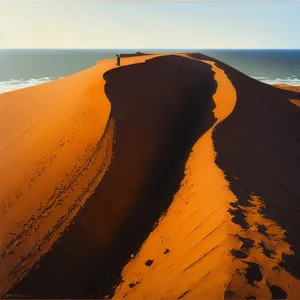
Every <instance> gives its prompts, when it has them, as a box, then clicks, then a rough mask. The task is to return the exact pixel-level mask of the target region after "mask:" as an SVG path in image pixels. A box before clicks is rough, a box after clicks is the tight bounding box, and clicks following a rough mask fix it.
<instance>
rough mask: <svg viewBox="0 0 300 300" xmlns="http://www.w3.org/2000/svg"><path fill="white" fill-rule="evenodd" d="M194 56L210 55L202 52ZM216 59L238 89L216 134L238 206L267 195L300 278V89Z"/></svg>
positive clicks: (286, 262)
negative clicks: (295, 100)
mask: <svg viewBox="0 0 300 300" xmlns="http://www.w3.org/2000/svg"><path fill="white" fill-rule="evenodd" d="M191 57H193V58H198V59H207V57H206V56H204V55H201V54H192V55H191ZM214 61H215V62H216V65H217V66H219V67H221V68H222V69H224V70H225V73H226V74H227V76H228V77H229V79H230V80H231V82H232V83H233V85H234V86H235V88H236V90H237V104H236V107H235V109H234V111H233V113H232V114H231V115H230V117H228V118H227V119H226V120H224V122H222V123H221V124H220V125H219V126H218V127H217V129H216V131H215V132H214V135H213V138H214V143H215V148H216V152H217V153H218V156H217V160H216V163H217V165H218V166H219V167H220V168H221V169H222V170H223V171H224V173H225V175H226V180H227V181H229V182H230V188H231V190H232V191H233V193H234V194H235V195H236V196H237V198H238V202H237V203H233V204H232V206H235V208H237V207H238V205H242V206H249V205H251V203H250V202H249V200H250V199H251V196H252V195H258V196H260V197H261V198H262V200H263V201H264V203H265V204H266V207H265V208H262V211H261V213H262V214H263V215H265V216H266V217H267V218H270V219H272V220H274V221H275V222H276V223H277V224H279V225H280V226H281V227H282V228H283V229H285V230H286V231H287V233H286V241H287V242H288V243H289V244H290V245H291V246H292V250H293V251H294V252H295V255H291V256H290V255H283V262H282V263H281V266H283V267H284V268H285V269H286V270H287V271H288V272H290V273H291V274H292V275H293V276H295V277H296V278H298V279H300V239H299V228H300V184H299V183H300V172H299V170H300V151H299V149H300V110H299V108H298V107H296V106H295V105H293V104H292V103H290V102H289V101H288V99H290V98H296V97H297V95H299V94H297V93H295V92H290V91H284V90H280V89H277V88H274V87H272V86H270V85H267V84H264V83H261V82H258V81H256V80H254V79H251V78H249V77H247V76H245V75H243V74H242V73H241V72H239V71H237V70H235V69H233V68H231V67H229V66H228V65H226V64H224V63H221V62H219V61H217V60H214ZM231 213H232V216H233V221H234V222H235V223H237V224H239V225H240V226H241V227H243V228H244V229H247V226H248V224H247V222H246V220H245V215H244V212H243V211H242V210H239V209H238V210H235V211H234V210H232V211H231ZM258 230H262V231H261V232H262V233H265V230H264V228H260V227H259V226H258ZM265 234H266V233H265ZM271 292H272V291H271ZM272 294H273V292H272Z"/></svg>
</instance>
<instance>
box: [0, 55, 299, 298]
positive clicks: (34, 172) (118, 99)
mask: <svg viewBox="0 0 300 300" xmlns="http://www.w3.org/2000/svg"><path fill="white" fill-rule="evenodd" d="M114 67H115V61H114V60H108V61H100V62H98V64H97V65H96V66H95V67H93V68H90V69H87V70H85V71H82V72H80V73H77V74H74V75H72V76H70V77H66V78H64V79H61V80H58V81H54V82H51V83H47V84H44V85H40V86H36V87H33V88H28V89H24V90H19V91H14V92H11V93H7V94H3V95H0V103H1V106H2V107H1V113H2V116H1V122H2V123H1V125H2V128H7V131H6V132H5V133H2V136H1V139H0V143H1V144H0V145H1V149H2V151H1V156H0V163H1V164H0V168H1V172H2V173H1V174H5V176H3V179H2V182H1V192H2V190H3V192H4V194H3V199H4V201H3V207H1V208H2V210H1V214H2V215H1V216H2V217H1V222H2V223H1V225H2V227H3V228H4V230H1V235H2V237H3V238H1V242H2V246H1V251H2V273H1V275H2V277H1V280H2V288H3V290H2V293H3V294H5V293H7V294H9V295H17V296H22V295H29V296H31V297H35V298H43V297H46V296H47V297H53V298H54V297H60V298H62V297H75V296H76V297H82V298H86V297H88V296H94V297H98V298H99V297H101V298H103V297H105V296H106V297H107V298H110V297H113V298H115V299H120V298H125V299H168V298H169V299H182V298H186V299H201V298H206V299H208V298H209V299H223V298H232V299H241V298H247V299H254V297H256V298H260V299H261V298H264V299H271V298H272V299H273V298H286V297H287V298H289V299H296V298H297V296H298V295H299V294H300V281H299V278H300V273H299V270H300V263H299V262H300V254H299V251H300V242H299V240H298V236H299V235H298V228H299V226H300V224H299V222H300V221H299V220H300V219H299V216H298V214H299V211H300V204H299V199H300V190H299V180H300V173H299V167H300V166H299V162H300V157H299V156H300V152H299V149H300V131H299V128H300V111H299V109H298V108H297V107H296V106H295V105H291V103H289V101H288V100H289V99H297V97H298V94H297V91H295V90H294V91H287V90H283V89H282V88H281V89H278V88H274V87H272V86H268V85H266V84H263V83H260V82H258V81H256V80H254V79H251V78H249V77H247V76H245V75H244V74H242V73H240V72H238V71H236V70H234V69H233V68H231V67H229V66H227V65H226V64H223V63H221V62H219V61H217V60H213V59H211V58H209V57H206V56H204V55H201V54H191V53H189V54H176V55H142V54H140V55H137V56H128V57H126V56H125V55H124V56H123V58H122V67H121V68H114ZM81 207H84V208H83V209H81V210H80V208H81ZM78 212H79V213H78ZM75 215H76V216H75ZM15 219H17V220H18V221H17V222H16V221H15ZM3 225H4V226H3ZM60 235H61V237H62V238H58V237H59V236H60ZM50 249H51V251H49V250H50ZM57 274H59V275H60V276H59V278H58V276H57ZM251 297H252V298H251Z"/></svg>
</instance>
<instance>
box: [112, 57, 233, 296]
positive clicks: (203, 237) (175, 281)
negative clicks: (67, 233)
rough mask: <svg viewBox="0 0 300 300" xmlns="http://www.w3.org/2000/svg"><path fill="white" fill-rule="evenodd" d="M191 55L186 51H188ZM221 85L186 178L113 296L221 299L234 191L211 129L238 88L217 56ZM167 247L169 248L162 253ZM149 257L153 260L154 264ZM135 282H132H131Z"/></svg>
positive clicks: (228, 259)
mask: <svg viewBox="0 0 300 300" xmlns="http://www.w3.org/2000/svg"><path fill="white" fill-rule="evenodd" d="M185 57H187V56H185ZM205 63H207V64H210V65H211V66H212V69H213V71H214V72H215V80H216V81H217V84H218V88H217V91H216V93H215V95H214V96H213V99H214V102H215V104H216V108H215V109H214V114H215V117H216V119H217V122H216V123H215V124H214V126H213V127H212V128H211V129H210V130H208V131H207V132H206V133H205V134H204V135H203V136H202V137H201V138H200V139H199V140H198V141H197V142H196V144H195V145H194V147H193V150H192V153H191V154H190V156H189V159H188V161H187V163H186V170H185V178H184V179H183V181H182V183H181V188H180V189H179V191H178V192H177V194H176V195H175V197H174V200H173V203H172V205H171V207H170V208H169V210H168V212H167V214H166V216H165V217H162V218H161V220H160V222H159V225H158V226H157V228H156V229H155V230H154V231H153V232H152V233H151V234H150V235H149V237H148V238H147V240H146V241H145V243H144V244H143V246H142V248H141V250H140V252H139V254H138V256H137V257H136V258H134V259H133V260H132V261H130V262H129V263H128V265H127V266H126V267H125V268H124V270H123V280H124V282H123V283H122V284H121V285H120V286H119V287H118V288H117V290H116V293H115V299H119V298H122V297H123V296H124V295H127V296H126V299H166V297H170V298H173V299H175V298H178V297H180V296H181V295H183V294H185V293H186V294H185V295H186V297H187V298H190V299H200V298H201V297H203V296H204V295H205V297H206V298H207V299H222V298H223V295H224V291H225V287H226V282H227V281H228V280H229V271H230V267H231V263H232V259H231V257H230V253H229V250H230V249H231V248H232V246H231V245H232V244H233V243H234V239H233V237H232V236H230V235H229V234H228V233H230V232H235V231H237V229H236V228H235V227H237V226H236V225H235V224H233V223H232V222H231V221H230V219H231V218H230V215H229V213H228V212H227V209H228V207H229V203H230V202H234V201H235V196H234V195H233V194H232V192H231V191H230V190H229V187H228V182H226V180H225V179H224V174H223V172H222V170H220V169H219V168H218V167H217V166H216V164H215V163H214V160H215V155H216V154H215V152H214V147H213V140H212V133H213V130H214V128H215V127H216V126H217V125H218V123H220V122H222V120H224V119H225V118H226V117H227V116H228V115H229V114H230V113H231V112H232V110H233V108H234V106H235V102H236V92H235V89H234V87H233V86H232V84H231V82H230V81H229V79H228V78H227V76H226V74H225V73H224V72H223V70H221V69H219V68H218V67H216V66H215V64H214V63H213V62H210V61H205ZM166 249H169V250H170V252H169V253H167V254H163V253H164V251H165V250H166ZM147 260H153V261H154V262H153V264H152V265H151V266H150V267H147V266H145V262H146V261H147ZM130 283H133V284H135V286H134V287H133V288H130V287H129V284H130Z"/></svg>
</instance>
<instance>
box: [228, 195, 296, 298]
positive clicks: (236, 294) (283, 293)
mask: <svg viewBox="0 0 300 300" xmlns="http://www.w3.org/2000/svg"><path fill="white" fill-rule="evenodd" d="M249 204H250V205H249V206H238V207H236V205H234V207H235V208H234V210H240V212H241V213H242V215H243V216H244V221H245V222H246V224H245V223H244V222H240V221H241V220H239V224H240V226H241V227H242V229H241V230H240V232H239V233H238V234H236V239H237V240H238V241H239V242H240V243H239V244H240V245H241V246H240V248H239V249H232V250H231V255H232V256H233V257H234V259H235V260H238V261H239V262H240V264H239V266H240V267H239V268H237V269H236V270H235V272H234V273H233V274H232V279H231V281H230V283H229V285H228V287H227V290H226V292H225V295H224V298H225V299H233V298H234V299H240V298H243V299H245V297H246V299H259V298H260V297H259V296H257V295H259V290H260V289H265V290H266V289H268V291H269V297H268V299H286V298H287V297H288V291H287V290H285V289H286V287H283V286H280V284H272V283H271V281H270V280H269V278H272V279H274V278H276V277H277V280H276V281H277V282H278V283H281V282H284V279H286V278H287V277H286V271H285V270H283V268H282V267H280V262H281V261H282V254H288V255H292V254H293V252H292V251H291V250H290V245H289V244H288V243H286V242H285V241H284V240H285V231H284V230H283V229H282V228H281V227H280V226H278V225H277V224H276V223H275V222H273V221H272V220H270V219H267V218H266V217H265V216H264V215H263V214H262V212H261V209H262V208H263V207H265V205H264V203H263V201H262V199H260V198H259V197H256V196H252V197H251V200H250V201H249ZM232 215H233V219H234V217H235V216H236V214H234V213H233V214H232ZM236 223H238V222H236ZM290 276H291V275H290Z"/></svg>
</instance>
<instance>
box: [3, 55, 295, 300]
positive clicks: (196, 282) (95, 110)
mask: <svg viewBox="0 0 300 300" xmlns="http://www.w3.org/2000/svg"><path fill="white" fill-rule="evenodd" d="M178 55H180V56H183V57H185V58H187V59H192V58H190V57H189V56H187V55H184V54H178ZM154 57H156V56H155V55H152V56H137V57H130V58H124V59H122V65H129V64H134V63H142V62H144V61H145V60H146V59H150V58H154ZM202 62H203V63H206V64H209V65H210V66H211V68H212V70H213V72H214V73H215V75H214V79H215V81H216V83H217V90H216V93H215V94H214V96H213V100H214V102H215V104H216V108H215V109H214V111H213V112H214V115H215V118H216V120H217V121H216V122H215V124H214V125H213V126H212V127H211V128H210V129H209V130H208V131H207V132H206V133H205V134H204V135H202V137H201V138H200V139H199V140H198V141H197V142H196V143H195V145H194V147H193V149H192V152H191V153H190V155H189V158H188V161H187V163H186V167H185V177H184V179H183V180H182V182H181V187H180V189H179V190H178V192H177V193H176V195H175V196H174V199H173V203H172V204H171V206H170V207H169V209H168V211H167V213H166V215H165V216H163V217H161V219H160V221H159V223H158V225H157V227H156V228H155V229H154V230H153V232H152V233H151V234H150V235H149V236H148V238H147V239H146V241H145V242H144V244H143V246H142V247H141V249H140V251H139V253H138V255H137V256H136V257H133V258H132V260H131V261H130V262H129V263H128V264H127V265H126V266H125V268H124V269H123V272H122V277H123V282H122V283H121V284H120V285H119V286H118V287H117V288H116V291H115V296H114V298H115V299H119V298H122V297H124V296H126V299H154V300H155V299H157V300H158V299H166V298H187V299H201V298H203V297H205V298H206V299H223V298H224V294H225V293H226V292H228V291H231V292H232V293H234V295H233V296H231V298H232V299H240V298H245V297H248V296H256V297H258V298H267V299H270V297H271V293H270V290H269V288H268V286H267V282H268V284H271V285H277V286H280V287H282V288H283V289H284V291H285V292H287V294H288V298H289V299H296V298H297V297H298V295H299V294H300V282H299V281H298V280H296V279H295V278H294V277H293V276H292V275H291V274H289V273H288V272H287V271H285V270H284V269H283V268H281V267H280V266H279V264H280V262H281V260H282V254H284V253H285V254H293V252H292V251H291V249H290V245H288V244H287V243H286V242H285V241H284V239H285V231H284V230H283V229H282V228H281V227H280V226H279V225H278V224H276V223H275V222H274V221H272V220H269V219H267V218H266V217H264V216H263V215H262V213H261V212H260V209H261V208H262V207H263V206H264V204H263V203H264V202H263V200H262V199H260V198H259V195H257V196H252V199H251V203H252V204H253V206H250V207H241V206H240V207H239V209H242V210H243V211H244V213H245V215H246V221H247V223H248V225H249V229H248V230H244V229H242V228H241V227H240V226H239V225H237V224H235V223H233V222H232V220H231V214H230V213H229V212H228V210H229V209H234V208H233V207H231V205H230V204H231V203H234V202H236V201H237V200H236V198H235V196H234V194H233V193H232V192H231V190H230V187H229V183H228V182H227V181H226V179H225V176H224V173H223V171H222V170H221V169H220V168H219V167H218V166H217V165H216V163H215V158H216V155H217V153H216V152H215V150H214V142H213V133H214V130H215V129H216V127H217V126H218V124H220V122H222V121H223V120H224V119H226V118H227V117H228V116H229V115H230V114H231V113H232V111H233V110H234V107H235V104H236V90H235V87H234V86H233V85H232V83H231V81H230V80H229V78H228V77H227V75H226V74H225V73H224V71H223V70H222V69H220V68H219V67H217V66H216V65H215V63H214V62H212V61H208V60H206V61H202ZM114 67H115V60H107V61H101V62H99V63H98V64H97V65H96V66H94V67H92V68H90V69H87V70H85V71H82V72H80V73H77V74H74V75H72V76H69V77H66V78H64V79H60V80H57V81H54V82H51V83H47V84H43V85H40V86H35V87H31V88H27V89H22V90H17V91H14V92H10V93H6V94H2V95H0V105H1V109H0V114H1V116H0V120H1V121H0V122H1V123H0V126H1V128H5V131H1V135H0V151H1V155H0V171H1V174H2V178H1V183H0V190H1V200H2V205H1V266H2V270H1V284H2V291H1V293H2V294H5V292H7V291H8V290H9V289H10V288H11V287H12V286H13V285H14V284H15V283H16V282H17V281H18V280H20V279H22V277H24V276H25V275H26V274H27V272H28V270H29V269H30V268H31V267H32V266H33V264H34V263H35V262H37V261H38V260H39V258H40V257H41V256H42V255H44V254H45V253H46V252H47V251H49V249H50V248H51V247H52V245H53V243H54V242H55V241H56V240H57V238H58V237H59V236H60V235H61V234H62V233H63V231H64V230H65V228H66V226H67V225H68V224H69V223H70V222H71V221H72V219H73V217H74V216H75V215H76V213H77V212H78V211H79V209H80V208H81V207H82V206H83V205H84V203H85V201H86V200H87V198H88V197H89V196H90V195H91V193H92V192H93V191H94V189H95V187H96V186H97V185H98V183H99V182H100V181H101V179H102V178H103V176H104V174H105V173H106V171H107V170H108V168H109V165H110V162H111V157H112V152H113V138H114V127H115V122H114V120H112V119H110V103H109V101H108V99H107V97H106V95H105V92H104V84H105V81H104V79H103V74H104V73H105V72H106V71H108V70H110V69H112V68H114ZM291 101H293V100H291ZM295 101H299V100H295ZM297 103H298V104H299V102H297ZM294 104H295V103H294ZM298 104H297V105H298ZM259 225H264V226H265V227H266V228H267V232H268V235H267V236H265V235H263V234H262V233H260V232H258V230H257V228H258V226H259ZM241 238H244V239H245V238H247V239H251V240H252V241H253V243H254V246H253V247H251V248H250V249H243V242H242V241H241ZM263 247H266V248H267V249H269V250H272V251H273V254H272V259H270V258H268V257H267V256H266V255H263V250H264V248H263ZM232 250H243V251H244V253H246V254H247V257H246V258H244V259H239V258H237V257H235V256H233V255H232ZM147 261H148V266H147V265H146V264H145V263H146V262H147ZM248 263H250V264H251V263H252V264H259V265H260V267H261V269H260V270H261V273H262V277H263V280H259V281H255V284H256V285H251V284H249V282H248V281H247V280H246V269H247V268H248Z"/></svg>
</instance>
